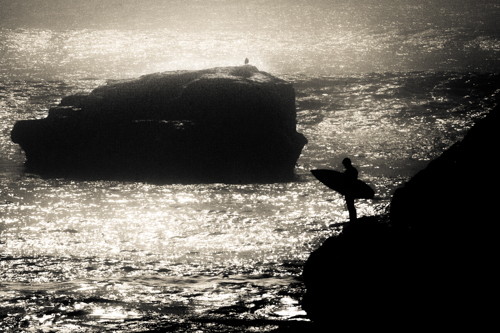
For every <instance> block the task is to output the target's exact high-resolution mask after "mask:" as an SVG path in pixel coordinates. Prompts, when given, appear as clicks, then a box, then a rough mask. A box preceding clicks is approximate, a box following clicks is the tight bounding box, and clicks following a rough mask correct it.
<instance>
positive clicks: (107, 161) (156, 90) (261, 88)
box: [12, 65, 307, 182]
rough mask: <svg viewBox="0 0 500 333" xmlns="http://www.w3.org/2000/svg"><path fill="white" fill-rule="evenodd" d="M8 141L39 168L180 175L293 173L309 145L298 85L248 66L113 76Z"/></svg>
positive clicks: (225, 177)
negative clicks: (299, 126)
mask: <svg viewBox="0 0 500 333" xmlns="http://www.w3.org/2000/svg"><path fill="white" fill-rule="evenodd" d="M12 140H13V141H14V142H16V143H18V144H19V145H20V146H21V147H22V148H23V150H24V151H25V152H26V157H27V162H26V165H27V166H28V167H30V168H32V169H34V170H35V171H37V172H40V173H42V174H50V175H58V176H79V177H85V178H121V179H132V180H142V179H145V180H151V179H153V180H162V181H175V182H177V181H180V182H198V181H206V182H211V181H217V182H252V181H286V180H291V179H292V178H293V177H294V168H295V163H296V161H297V159H298V157H299V156H300V153H301V151H302V148H303V146H304V145H305V144H306V143H307V140H306V139H305V137H304V136H303V135H302V134H300V133H297V131H296V110H295V92H294V89H293V87H292V85H291V84H289V83H287V82H285V81H283V80H280V79H278V78H275V77H273V76H271V75H269V74H267V73H265V72H260V71H259V70H258V69H257V68H255V67H253V66H250V65H245V66H241V67H224V68H213V69H207V70H201V71H177V72H165V73H157V74H151V75H145V76H142V77H140V78H138V79H133V80H120V81H114V82H110V83H108V84H107V85H106V86H102V87H98V88H96V89H95V90H94V91H92V92H91V93H90V94H88V95H73V96H68V97H65V98H63V100H62V101H61V103H60V105H59V106H58V107H56V108H52V109H51V110H49V115H48V117H47V118H46V119H41V120H27V121H19V122H17V123H16V124H15V126H14V128H13V130H12Z"/></svg>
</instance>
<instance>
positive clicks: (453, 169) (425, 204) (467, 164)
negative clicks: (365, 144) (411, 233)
mask: <svg viewBox="0 0 500 333" xmlns="http://www.w3.org/2000/svg"><path fill="white" fill-rule="evenodd" d="M498 126H500V108H496V109H495V110H492V111H491V112H490V114H488V116H487V117H486V118H485V119H482V120H481V121H479V122H478V123H477V124H476V125H475V126H474V127H473V128H471V129H470V131H469V132H468V133H467V135H466V136H465V137H464V139H463V140H462V141H461V142H457V143H456V144H454V145H453V146H452V147H450V148H449V149H448V150H447V151H445V152H444V153H443V154H442V155H441V156H440V157H439V158H437V159H435V160H433V161H432V162H431V163H429V165H428V166H427V168H425V169H424V170H422V171H420V172H419V173H417V174H416V175H415V176H414V177H413V178H412V179H411V180H410V181H409V182H407V183H406V184H405V186H404V187H402V188H400V189H398V190H397V191H396V192H395V193H394V197H393V200H392V202H391V223H392V224H395V225H401V226H408V227H410V228H412V229H415V230H417V229H418V230H422V232H426V231H427V230H429V229H431V230H433V232H434V233H438V232H439V233H444V234H448V233H450V232H453V233H454V234H456V235H460V234H461V233H465V234H470V232H473V231H474V230H477V228H470V227H471V226H473V225H474V224H476V225H477V226H479V225H481V228H480V230H481V232H482V231H483V230H484V227H485V226H486V227H487V226H488V225H489V224H491V222H487V221H489V220H490V219H491V218H492V217H493V216H494V214H496V204H497V203H496V202H497V200H498V197H499V195H498V191H499V187H498V186H499V185H500V177H497V176H495V173H494V171H493V170H494V169H495V168H494V166H495V165H497V164H498V162H497V160H498V158H497V154H495V153H494V151H495V149H496V148H495V147H497V145H498V142H499V140H498V136H497V135H496V130H497V128H498Z"/></svg>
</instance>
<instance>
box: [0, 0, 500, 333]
mask: <svg viewBox="0 0 500 333" xmlns="http://www.w3.org/2000/svg"><path fill="white" fill-rule="evenodd" d="M0 5H1V6H0V7H1V8H2V12H1V14H0V55H1V57H0V147H1V149H0V260H1V261H0V330H5V331H8V332H24V331H26V332H31V331H33V332H35V331H36V332H38V331H43V332H98V331H103V330H110V331H123V332H138V331H145V330H153V329H160V328H163V329H165V330H169V331H177V332H201V331H203V332H240V331H241V332H251V331H253V332H255V331H259V332H272V331H274V330H276V329H278V328H279V327H286V326H297V325H307V324H308V323H309V322H308V320H307V318H306V317H305V313H304V312H303V311H302V309H301V308H300V299H301V296H302V294H303V292H304V286H303V284H302V281H301V278H300V275H301V270H302V264H303V263H304V261H305V260H306V259H307V257H308V255H309V254H310V252H311V251H313V250H314V249H316V248H317V247H318V246H319V245H320V244H321V243H322V242H323V241H324V240H325V239H326V238H327V237H329V236H332V235H335V234H337V233H338V232H340V231H341V230H342V223H343V222H345V221H346V220H347V219H348V213H347V210H346V208H345V205H344V200H343V198H342V197H341V196H340V195H338V194H336V193H335V192H333V191H331V190H329V189H328V188H326V187H325V186H323V185H321V184H320V183H319V182H318V181H316V180H315V179H314V177H312V175H311V174H310V172H309V170H311V169H316V168H331V169H339V170H341V169H342V167H341V163H340V162H341V160H342V159H343V158H344V157H346V156H349V157H350V158H351V159H352V160H353V163H354V165H355V166H356V167H357V168H358V170H359V172H360V179H362V180H364V181H366V182H367V183H368V184H370V185H371V186H372V187H373V188H374V189H375V190H376V197H375V198H374V199H373V200H358V201H357V202H356V206H357V209H358V215H359V216H372V215H377V214H383V213H384V212H386V210H387V207H388V205H389V203H390V200H391V196H392V194H393V192H394V190H395V189H396V188H397V187H398V186H401V184H402V183H404V182H405V181H406V180H408V179H409V178H410V177H411V176H412V175H413V174H415V173H416V172H417V171H418V170H420V169H422V168H424V167H425V166H426V164H427V163H428V162H429V161H430V160H432V159H433V158H435V157H437V156H439V155H440V154H441V153H442V152H443V151H444V150H445V149H447V148H448V147H450V146H451V145H452V144H453V143H455V142H457V141H458V140H460V139H461V138H462V137H463V136H464V135H465V133H466V132H467V130H468V129H469V128H470V127H471V126H473V124H474V122H475V121H477V120H478V119H481V118H482V117H484V115H486V114H487V113H488V112H489V111H490V110H491V109H492V108H493V107H494V106H495V105H496V101H497V100H498V99H497V94H498V93H499V92H500V74H498V73H499V69H500V27H499V24H498V23H497V17H498V16H499V14H500V4H498V3H497V1H486V0H484V1H474V2H472V1H445V0H441V1H419V0H406V1H400V2H398V4H397V5H396V4H393V2H392V1H385V2H384V1H370V0H362V1H347V0H345V1H342V0H337V1H319V0H317V1H314V0H312V1H279V0H267V1H248V2H246V3H245V4H244V5H243V4H242V3H241V2H239V1H235V0H227V1H215V0H212V1H189V0H188V1H172V2H169V4H168V5H165V2H164V1H158V0H149V1H138V0H127V1H111V0H110V1H106V2H105V3H103V2H100V1H93V0H89V1H86V2H82V1H69V0H67V1H42V0H39V1H35V0H34V1H31V2H30V4H29V5H27V4H23V3H22V2H17V1H6V0H1V1H0ZM245 57H248V58H249V59H250V63H251V64H253V65H255V66H257V67H258V68H259V69H260V70H264V71H267V72H269V73H271V74H273V75H275V76H277V77H280V78H282V79H284V80H287V81H289V82H291V83H292V84H293V85H294V87H295V91H296V105H297V115H298V123H297V130H298V131H299V132H301V133H303V134H304V135H305V136H306V137H307V138H308V140H309V143H308V145H306V147H305V148H304V150H303V152H302V155H301V157H300V159H299V160H298V162H297V167H296V175H297V177H296V180H295V181H293V182H289V183H269V184H242V185H235V184H231V185H230V184H189V185H185V184H184V185H181V184H154V183H141V182H129V181H105V180H103V181H75V180H71V179H63V178H57V179H43V178H41V177H39V176H38V175H36V174H30V173H27V172H26V171H25V170H24V168H23V163H24V160H25V158H24V155H23V152H22V151H21V150H20V148H19V146H17V145H16V144H14V143H12V141H11V140H10V131H11V129H12V126H13V125H14V123H15V122H16V121H18V120H23V119H40V118H45V117H46V116H47V112H48V109H49V108H50V107H51V106H53V105H56V104H57V103H58V102H59V101H60V99H61V98H62V97H64V96H67V95H69V94H73V93H77V92H82V91H91V90H92V89H94V88H95V87H97V86H99V85H102V84H106V81H107V80H109V79H120V78H128V77H137V76H140V75H142V74H147V73H152V72H159V71H168V70H177V69H201V68H208V67H216V66H232V65H238V64H243V60H244V59H245ZM339 274H340V273H339ZM333 320H334V319H333ZM304 327H307V326H304Z"/></svg>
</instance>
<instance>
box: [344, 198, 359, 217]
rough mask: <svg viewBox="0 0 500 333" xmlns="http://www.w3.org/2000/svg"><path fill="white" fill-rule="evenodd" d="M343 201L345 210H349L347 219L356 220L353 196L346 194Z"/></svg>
mask: <svg viewBox="0 0 500 333" xmlns="http://www.w3.org/2000/svg"><path fill="white" fill-rule="evenodd" d="M345 202H346V203H347V210H348V211H349V221H350V222H355V221H356V220H357V216H356V206H354V198H352V197H350V196H346V197H345Z"/></svg>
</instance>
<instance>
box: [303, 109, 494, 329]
mask: <svg viewBox="0 0 500 333" xmlns="http://www.w3.org/2000/svg"><path fill="white" fill-rule="evenodd" d="M499 125H500V107H497V108H496V109H495V110H492V111H491V112H490V114H488V116H487V117H486V118H485V119H483V120H481V121H479V122H478V123H477V124H476V125H475V126H474V127H473V128H472V129H471V130H470V131H469V132H468V133H467V135H466V136H465V138H464V139H463V140H462V141H460V142H457V143H456V144H455V145H453V146H452V147H450V148H449V149H448V150H447V151H446V152H444V153H443V154H442V156H440V157H438V158H437V159H435V160H433V161H432V162H431V163H430V164H429V165H428V166H427V168H426V169H424V170H422V171H420V172H419V173H418V174H416V175H415V176H414V177H413V178H412V179H411V180H410V181H409V182H407V183H406V184H405V185H404V186H403V187H402V188H400V189H398V190H397V191H396V193H395V194H394V197H393V200H392V202H391V211H390V216H385V217H384V218H383V219H381V217H368V218H366V217H365V218H362V219H360V220H359V222H358V223H357V224H354V225H351V226H349V227H348V228H346V229H345V230H344V231H343V232H342V233H341V234H340V235H339V236H337V237H331V238H329V239H328V240H327V241H325V242H324V244H323V245H322V246H321V247H320V248H319V249H317V250H316V251H314V252H313V253H312V254H311V256H310V257H309V259H308V260H307V262H306V264H305V267H304V272H303V276H304V281H305V284H306V288H307V292H306V294H305V296H304V299H303V308H304V309H305V310H306V311H307V313H308V315H309V317H310V318H311V319H312V320H313V321H315V322H316V323H318V324H319V325H321V326H325V327H326V328H325V327H323V328H324V329H339V328H341V329H344V330H345V329H350V330H353V331H355V330H367V329H371V330H374V329H376V328H381V329H384V330H386V331H387V330H389V331H398V332H400V331H413V330H428V329H429V328H430V327H432V330H468V331H482V330H486V327H488V325H491V324H494V320H496V319H495V318H496V317H495V314H494V311H493V308H492V307H491V302H492V297H493V296H492V295H493V291H494V290H495V289H496V284H497V282H496V278H494V276H496V275H495V273H494V271H496V269H495V268H494V267H495V264H494V263H495V262H497V260H498V249H497V245H496V244H497V240H496V238H497V232H496V230H497V226H496V223H497V222H496V218H495V216H496V205H497V201H498V198H499V195H498V189H499V187H498V186H499V178H498V177H497V176H495V170H496V169H495V168H494V166H495V164H496V163H495V160H496V156H495V153H494V152H495V149H496V145H497V144H498V138H497V136H496V128H498V126H499Z"/></svg>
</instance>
